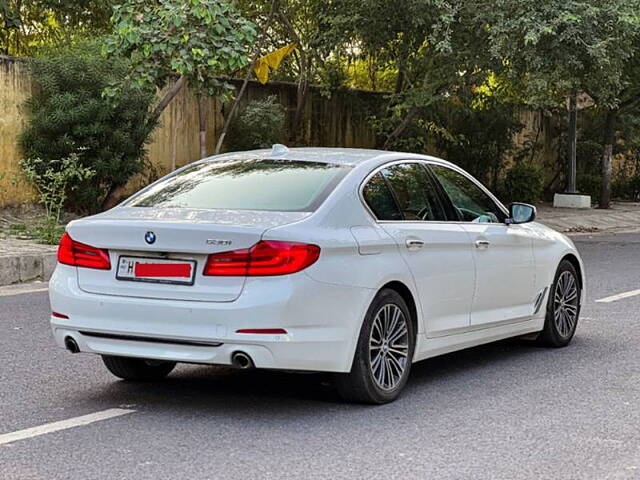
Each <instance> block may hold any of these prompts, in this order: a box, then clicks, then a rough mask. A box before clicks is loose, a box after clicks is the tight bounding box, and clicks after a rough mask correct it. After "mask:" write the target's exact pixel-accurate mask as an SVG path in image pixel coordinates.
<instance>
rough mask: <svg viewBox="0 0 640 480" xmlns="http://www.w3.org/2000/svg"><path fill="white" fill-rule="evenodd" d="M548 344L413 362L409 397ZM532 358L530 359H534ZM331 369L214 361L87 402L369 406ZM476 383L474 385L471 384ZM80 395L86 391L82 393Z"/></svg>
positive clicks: (99, 393)
mask: <svg viewBox="0 0 640 480" xmlns="http://www.w3.org/2000/svg"><path fill="white" fill-rule="evenodd" d="M545 352H550V351H549V350H546V349H541V348H538V347H535V346H534V345H532V344H531V343H528V342H524V341H522V340H507V341H502V342H498V343H494V344H489V345H483V346H480V347H476V348H472V349H468V350H464V351H461V352H455V353H451V354H448V355H444V356H440V357H436V358H433V359H429V360H425V361H422V362H419V363H417V364H414V365H413V368H412V372H411V378H410V381H409V384H408V385H407V389H406V392H405V394H404V395H403V397H401V399H400V400H399V401H405V400H407V399H410V398H411V397H412V396H415V395H416V394H418V395H420V396H424V394H425V392H428V391H429V389H430V388H438V387H441V386H443V385H447V384H449V383H460V382H464V379H466V378H469V376H473V375H482V374H483V370H492V371H495V369H496V368H498V369H501V368H503V367H507V366H510V365H511V366H513V364H514V363H516V364H520V365H523V366H524V365H526V364H527V363H528V362H529V361H530V360H531V361H533V360H535V359H537V358H540V359H541V360H542V358H541V357H544V356H545ZM529 357H530V358H529ZM331 379H332V377H331V375H330V374H321V373H308V374H304V373H288V372H276V371H259V370H258V371H249V372H246V371H236V370H231V369H222V368H216V367H208V366H182V367H180V368H178V369H177V370H176V371H174V373H172V374H171V375H170V376H169V377H168V378H167V379H166V380H165V381H162V382H158V383H131V382H125V381H119V380H116V379H114V380H113V381H112V382H111V383H105V384H104V385H103V388H99V389H95V388H94V389H92V390H91V391H90V392H84V395H88V397H90V398H87V397H86V396H85V398H84V400H85V401H96V402H100V403H102V402H105V401H109V402H111V403H113V402H115V403H117V404H126V405H131V404H134V405H137V406H138V407H155V408H162V409H167V408H168V409H171V410H176V409H177V410H188V411H189V412H192V413H193V412H196V411H197V412H200V413H201V414H203V415H206V414H207V413H208V412H209V413H213V412H214V411H215V412H216V413H218V414H224V413H227V414H234V413H241V412H242V411H243V410H248V411H252V412H253V414H254V415H255V412H256V407H259V408H260V413H259V415H260V416H262V415H269V414H271V413H274V412H277V411H281V410H282V409H283V407H286V408H287V412H288V414H291V413H295V412H298V413H301V414H302V413H304V412H305V411H307V412H308V410H309V407H315V408H324V409H326V408H327V407H329V409H330V410H331V409H335V408H360V409H362V408H367V406H362V405H348V404H344V403H343V402H342V401H341V400H340V398H339V397H338V395H337V393H336V392H335V390H334V388H333V386H332V384H331ZM470 388H473V387H470ZM78 393H79V394H80V395H82V394H83V393H81V392H78Z"/></svg>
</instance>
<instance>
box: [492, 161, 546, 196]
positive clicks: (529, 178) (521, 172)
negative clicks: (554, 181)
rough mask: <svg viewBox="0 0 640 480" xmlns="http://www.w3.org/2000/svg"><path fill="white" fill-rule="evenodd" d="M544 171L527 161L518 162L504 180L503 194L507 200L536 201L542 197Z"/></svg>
mask: <svg viewBox="0 0 640 480" xmlns="http://www.w3.org/2000/svg"><path fill="white" fill-rule="evenodd" d="M543 189H544V173H543V171H542V169H541V168H539V167H537V166H535V165H531V164H529V163H527V162H516V163H515V164H514V165H513V167H511V168H510V169H509V170H508V171H507V173H506V175H505V176H504V179H503V181H502V188H501V189H500V190H501V195H502V197H503V198H504V199H506V201H507V202H525V203H536V202H538V201H539V200H540V199H541V198H542V191H543Z"/></svg>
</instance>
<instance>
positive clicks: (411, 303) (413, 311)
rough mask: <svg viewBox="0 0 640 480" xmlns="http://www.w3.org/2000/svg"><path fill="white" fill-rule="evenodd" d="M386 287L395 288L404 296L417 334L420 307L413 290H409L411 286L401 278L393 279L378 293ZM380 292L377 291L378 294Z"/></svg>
mask: <svg viewBox="0 0 640 480" xmlns="http://www.w3.org/2000/svg"><path fill="white" fill-rule="evenodd" d="M385 288H388V289H390V290H394V291H396V292H398V294H399V295H400V296H401V297H402V299H403V300H404V302H405V303H406V304H407V307H408V308H409V314H410V315H411V323H412V324H413V331H414V332H415V333H416V334H417V333H418V331H419V328H418V307H417V304H416V301H415V299H414V298H413V293H412V292H411V290H409V287H407V286H406V285H405V284H404V283H402V282H401V281H399V280H393V281H391V282H388V283H386V284H384V285H383V286H382V287H381V288H380V289H379V290H378V293H380V292H381V291H382V290H384V289H385ZM378 293H376V295H377V294H378Z"/></svg>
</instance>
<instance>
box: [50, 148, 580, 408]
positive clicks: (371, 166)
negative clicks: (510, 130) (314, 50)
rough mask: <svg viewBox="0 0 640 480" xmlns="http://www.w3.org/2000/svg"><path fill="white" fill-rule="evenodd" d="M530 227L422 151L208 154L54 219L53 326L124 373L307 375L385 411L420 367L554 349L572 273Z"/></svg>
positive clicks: (545, 236) (570, 323)
mask: <svg viewBox="0 0 640 480" xmlns="http://www.w3.org/2000/svg"><path fill="white" fill-rule="evenodd" d="M534 218H535V208H534V207H532V206H529V205H526V204H513V205H511V206H510V208H509V209H507V208H505V207H504V206H503V205H502V203H500V201H498V200H497V199H496V198H495V197H494V196H493V195H492V194H491V193H490V192H489V191H488V190H487V189H486V188H484V187H483V186H482V185H481V184H480V183H479V182H478V181H477V180H475V179H474V178H472V177H471V176H470V175H469V174H467V173H466V172H464V171H463V170H461V169H460V168H458V167H456V166H455V165H452V164H451V163H449V162H446V161H444V160H440V159H437V158H433V157H428V156H424V155H414V154H407V153H389V152H381V151H374V150H355V149H329V148H296V149H290V150H289V149H287V148H286V147H284V146H281V145H276V146H274V148H273V149H272V150H259V151H252V152H244V153H230V154H225V155H220V156H216V157H212V158H208V159H205V160H202V161H199V162H195V163H192V164H190V165H187V166H186V167H184V168H182V169H180V170H177V171H176V172H174V173H172V174H170V175H168V176H166V177H164V178H162V179H160V180H159V181H157V182H155V183H153V184H152V185H150V186H149V187H147V188H145V189H143V190H142V191H140V192H138V193H137V194H135V195H134V196H132V197H131V198H129V199H128V200H127V201H125V202H124V203H122V204H121V205H119V206H117V207H116V208H113V209H111V210H109V211H107V212H104V213H101V214H99V215H95V216H92V217H88V218H84V219H81V220H76V221H73V222H71V223H70V224H69V225H68V226H67V230H66V233H65V234H64V236H63V238H62V240H61V242H60V247H59V250H58V265H57V267H56V270H55V273H54V275H53V277H52V279H51V282H50V287H49V289H50V299H51V309H52V313H51V325H52V328H53V334H54V336H55V339H56V342H57V343H58V345H60V346H63V347H65V348H67V349H68V350H69V351H71V352H73V353H77V352H86V353H93V354H98V355H101V356H102V358H103V360H104V363H105V365H106V367H107V368H108V369H109V370H110V371H111V372H112V373H113V374H114V375H116V376H118V377H120V378H123V379H126V380H155V379H160V378H163V377H165V376H166V375H167V374H169V372H171V370H172V369H173V368H174V366H175V365H176V363H177V362H186V363H199V364H216V365H231V366H235V367H237V368H263V369H284V370H297V371H316V372H317V371H322V372H333V373H335V384H336V386H337V389H338V391H339V392H340V394H341V395H342V396H343V397H344V398H345V399H348V400H353V401H360V402H369V403H385V402H389V401H392V400H394V399H395V398H396V397H397V396H398V395H399V394H400V392H401V390H402V389H403V387H404V386H405V384H406V382H407V379H408V377H409V372H410V370H411V364H412V363H413V362H416V361H419V360H423V359H425V358H429V357H433V356H436V355H440V354H443V353H447V352H452V351H455V350H460V349H464V348H467V347H471V346H474V345H479V344H483V343H487V342H493V341H495V340H499V339H504V338H507V337H514V336H520V335H526V334H536V335H537V340H538V342H539V343H541V344H542V345H546V346H550V347H562V346H565V345H567V344H568V343H569V342H570V340H571V338H572V337H573V335H574V332H575V330H576V325H577V322H578V316H579V313H580V305H581V303H582V302H583V296H584V273H583V272H584V269H583V265H582V262H581V260H580V256H579V255H578V252H577V251H576V249H575V247H574V245H573V243H572V242H571V241H570V240H569V239H567V238H566V237H565V236H563V235H561V234H560V233H557V232H555V231H553V230H551V229H549V228H547V227H545V226H543V225H541V224H539V223H536V222H534Z"/></svg>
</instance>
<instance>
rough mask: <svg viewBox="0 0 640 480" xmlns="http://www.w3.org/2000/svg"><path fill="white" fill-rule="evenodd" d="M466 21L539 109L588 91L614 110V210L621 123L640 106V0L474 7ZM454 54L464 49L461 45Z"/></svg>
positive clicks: (610, 121) (609, 129) (462, 15)
mask: <svg viewBox="0 0 640 480" xmlns="http://www.w3.org/2000/svg"><path fill="white" fill-rule="evenodd" d="M462 5H464V6H463V7H462V8H461V10H460V12H458V15H459V16H458V18H459V20H460V21H459V23H460V24H464V25H468V26H472V28H473V29H474V30H475V31H477V32H483V35H484V36H485V38H484V42H485V44H486V48H487V51H488V52H489V54H490V55H489V56H490V59H489V60H491V59H492V60H493V62H494V68H495V69H496V71H498V72H499V74H500V75H503V76H505V77H506V78H509V79H510V80H511V81H512V82H514V84H515V85H517V87H518V89H519V90H520V91H521V92H522V98H523V100H524V101H525V102H526V103H528V104H531V105H535V106H557V105H559V104H561V103H562V102H563V100H564V98H565V97H566V96H567V95H569V94H570V92H572V91H585V92H587V93H588V94H589V95H591V97H593V98H594V99H595V100H596V103H597V105H598V107H599V108H600V109H602V110H604V111H605V112H606V114H605V115H606V121H605V122H604V132H603V143H604V150H603V155H602V170H603V188H602V196H601V199H600V207H601V208H608V206H609V198H610V176H611V156H612V151H613V143H614V139H615V138H614V137H615V123H616V119H617V118H618V116H619V115H620V113H621V112H622V111H624V110H626V109H630V108H633V107H636V106H637V105H638V104H639V103H640V87H638V86H637V74H638V73H640V68H639V66H640V64H639V63H638V62H639V57H638V55H637V52H638V48H639V47H640V1H639V0H611V1H609V2H596V3H594V2H592V1H589V0H572V1H566V0H549V1H545V2H540V1H538V0H495V1H492V2H469V3H466V2H465V3H463V4H462ZM454 48H456V46H455V45H454Z"/></svg>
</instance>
